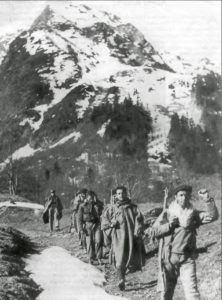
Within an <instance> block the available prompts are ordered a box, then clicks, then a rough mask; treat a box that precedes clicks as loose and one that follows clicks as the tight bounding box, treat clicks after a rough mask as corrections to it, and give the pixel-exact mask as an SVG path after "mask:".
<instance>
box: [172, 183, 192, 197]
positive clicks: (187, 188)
mask: <svg viewBox="0 0 222 300" xmlns="http://www.w3.org/2000/svg"><path fill="white" fill-rule="evenodd" d="M179 191H187V192H189V193H192V186H190V185H185V184H182V185H179V186H177V187H176V188H175V189H174V195H176V194H177V193H178V192H179Z"/></svg>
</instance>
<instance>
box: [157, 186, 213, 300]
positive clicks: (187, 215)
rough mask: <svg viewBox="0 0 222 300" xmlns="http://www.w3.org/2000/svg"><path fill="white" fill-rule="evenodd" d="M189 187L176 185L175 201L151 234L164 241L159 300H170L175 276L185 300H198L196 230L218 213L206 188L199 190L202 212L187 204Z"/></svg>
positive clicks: (158, 220) (188, 202) (190, 191)
mask: <svg viewBox="0 0 222 300" xmlns="http://www.w3.org/2000/svg"><path fill="white" fill-rule="evenodd" d="M191 193H192V187H191V186H187V185H180V186H178V187H177V188H176V189H175V191H174V194H175V199H174V201H173V202H172V203H171V204H170V206H169V208H168V209H166V210H165V211H163V212H162V214H161V215H160V216H159V217H158V219H157V220H156V222H155V223H154V225H153V227H152V229H151V234H152V236H153V237H156V238H163V239H164V240H163V248H162V249H161V252H159V255H161V259H160V264H161V265H160V266H159V268H160V269H159V271H160V272H159V278H158V290H159V291H161V300H172V299H173V294H174V289H175V287H176V284H177V280H178V277H179V276H180V279H181V281H182V285H183V288H184V292H185V297H186V299H187V300H200V294H199V291H198V287H197V278H196V264H195V258H196V229H197V228H198V227H199V226H200V225H204V224H207V223H210V222H213V221H215V220H216V219H217V218H218V211H217V208H216V206H215V203H214V200H213V198H211V197H210V196H209V193H208V191H207V190H206V189H202V190H200V191H199V193H198V194H199V197H200V200H202V201H203V202H204V204H205V206H206V208H205V211H202V210H201V211H199V210H196V209H194V208H193V206H192V204H191V203H190V199H191Z"/></svg>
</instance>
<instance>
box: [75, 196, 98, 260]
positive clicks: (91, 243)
mask: <svg viewBox="0 0 222 300" xmlns="http://www.w3.org/2000/svg"><path fill="white" fill-rule="evenodd" d="M101 213H102V207H101V203H100V201H99V200H98V199H97V196H96V195H95V193H94V192H92V191H88V192H87V194H86V199H85V201H84V203H82V204H81V205H80V207H79V210H78V214H77V223H78V229H79V232H80V234H81V236H83V235H84V236H85V239H86V251H87V254H88V261H89V263H90V264H92V263H93V259H94V258H96V259H97V260H98V263H99V264H102V261H101V258H102V232H101V228H100V215H101Z"/></svg>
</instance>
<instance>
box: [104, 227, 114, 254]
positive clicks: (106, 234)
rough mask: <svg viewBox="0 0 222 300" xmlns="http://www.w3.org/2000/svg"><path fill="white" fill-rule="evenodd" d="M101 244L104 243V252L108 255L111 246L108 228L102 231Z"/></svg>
mask: <svg viewBox="0 0 222 300" xmlns="http://www.w3.org/2000/svg"><path fill="white" fill-rule="evenodd" d="M103 245H104V248H105V249H104V250H105V251H104V252H105V253H104V254H105V255H106V254H108V255H110V252H111V246H112V238H111V231H110V229H108V230H104V231H103Z"/></svg>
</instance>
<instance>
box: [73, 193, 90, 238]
mask: <svg viewBox="0 0 222 300" xmlns="http://www.w3.org/2000/svg"><path fill="white" fill-rule="evenodd" d="M86 193H87V189H81V190H79V191H78V192H77V193H76V195H75V197H74V199H72V200H71V209H72V216H71V225H70V228H69V232H71V229H72V227H74V228H75V231H76V232H77V233H78V235H79V239H80V240H81V237H80V234H79V230H78V223H77V214H78V210H79V207H80V205H81V204H82V203H84V200H85V198H86Z"/></svg>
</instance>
